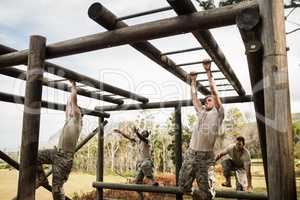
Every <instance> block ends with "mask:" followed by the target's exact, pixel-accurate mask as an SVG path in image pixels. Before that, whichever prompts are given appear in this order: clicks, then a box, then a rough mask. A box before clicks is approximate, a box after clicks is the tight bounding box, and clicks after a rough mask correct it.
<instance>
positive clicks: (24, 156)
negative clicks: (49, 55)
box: [17, 36, 46, 200]
mask: <svg viewBox="0 0 300 200" xmlns="http://www.w3.org/2000/svg"><path fill="white" fill-rule="evenodd" d="M45 50H46V38H44V37H42V36H31V37H30V47H29V54H28V74H27V81H26V91H25V102H24V111H23V128H22V142H21V150H20V152H21V153H20V173H19V183H18V195H17V199H18V200H34V199H35V177H36V168H37V153H38V145H39V131H40V113H41V101H42V79H43V73H44V59H45Z"/></svg>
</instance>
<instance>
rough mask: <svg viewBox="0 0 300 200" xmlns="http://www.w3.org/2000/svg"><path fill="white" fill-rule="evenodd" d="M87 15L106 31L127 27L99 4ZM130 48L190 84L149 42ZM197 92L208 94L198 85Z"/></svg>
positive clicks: (92, 7) (184, 73)
mask: <svg viewBox="0 0 300 200" xmlns="http://www.w3.org/2000/svg"><path fill="white" fill-rule="evenodd" d="M88 14H89V17H90V18H91V19H92V20H94V21H95V22H96V23H97V24H99V25H101V26H103V27H104V28H106V29H108V30H115V29H121V28H126V27H128V25H127V24H126V23H125V22H123V21H118V18H117V16H116V15H114V14H113V13H112V12H111V11H109V10H108V9H107V8H105V7H104V6H103V5H102V4H100V3H94V4H92V5H91V6H90V8H89V11H88ZM130 46H132V47H133V48H134V49H136V50H137V51H139V52H141V53H142V54H144V55H145V56H147V57H148V58H150V59H151V60H152V61H154V62H155V63H157V64H158V65H160V66H161V67H163V68H164V69H165V70H167V71H168V72H170V73H171V74H173V75H175V76H176V77H178V78H179V79H180V80H182V81H183V82H185V83H187V84H190V81H189V80H188V78H187V73H186V72H185V71H184V70H182V69H180V68H178V67H177V66H176V63H175V62H174V61H173V60H171V59H170V58H169V57H167V56H162V52H161V51H160V50H159V49H157V48H156V47H155V46H153V45H152V44H151V43H150V42H147V41H141V42H135V43H132V44H130ZM198 90H199V92H201V93H202V94H204V95H208V94H210V92H209V90H207V89H206V88H205V87H203V86H202V85H201V84H199V88H198Z"/></svg>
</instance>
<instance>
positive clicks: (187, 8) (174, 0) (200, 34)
mask: <svg viewBox="0 0 300 200" xmlns="http://www.w3.org/2000/svg"><path fill="white" fill-rule="evenodd" d="M167 1H168V3H169V4H170V5H171V6H172V7H173V9H174V11H175V12H176V13H177V14H178V15H185V14H191V13H195V12H197V10H196V8H195V7H194V5H193V3H192V2H191V1H190V0H167ZM254 2H255V1H250V4H251V3H254ZM240 5H243V3H241V4H240ZM235 6H237V5H234V6H232V7H231V6H226V7H227V8H231V9H232V8H234V7H235ZM224 8H225V7H224ZM215 10H216V9H215ZM210 12H213V10H210ZM192 34H193V35H194V37H195V38H196V39H197V40H198V41H199V43H200V44H201V46H202V47H203V48H204V49H205V50H206V52H207V53H208V55H209V56H210V57H211V59H212V60H213V61H214V62H215V64H216V65H217V66H218V67H219V69H220V70H221V71H222V72H223V74H224V76H225V77H226V78H227V79H228V81H229V82H230V83H231V85H232V86H233V88H234V89H235V90H236V91H237V93H238V94H239V95H240V96H244V95H245V94H246V92H245V90H244V88H243V86H242V84H241V83H240V81H239V79H238V78H237V77H236V75H235V73H234V71H233V70H232V68H231V66H230V64H229V63H228V61H227V60H226V57H225V55H224V54H223V52H222V50H221V49H220V47H219V45H218V43H217V42H216V40H215V39H214V37H213V36H212V34H211V33H210V31H208V30H203V29H202V30H200V29H198V30H194V31H192Z"/></svg>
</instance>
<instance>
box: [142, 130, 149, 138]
mask: <svg viewBox="0 0 300 200" xmlns="http://www.w3.org/2000/svg"><path fill="white" fill-rule="evenodd" d="M150 134H151V132H150V131H147V130H143V131H142V132H141V135H142V136H143V137H144V138H148V137H149V135H150Z"/></svg>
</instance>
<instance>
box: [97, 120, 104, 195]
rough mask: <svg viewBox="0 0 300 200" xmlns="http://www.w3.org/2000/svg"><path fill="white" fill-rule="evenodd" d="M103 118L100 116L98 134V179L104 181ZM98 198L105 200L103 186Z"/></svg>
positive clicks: (98, 189)
mask: <svg viewBox="0 0 300 200" xmlns="http://www.w3.org/2000/svg"><path fill="white" fill-rule="evenodd" d="M103 120H104V119H103V118H99V134H98V159H97V168H96V181H100V182H103V176H104V124H103ZM96 200H103V188H97V193H96Z"/></svg>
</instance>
